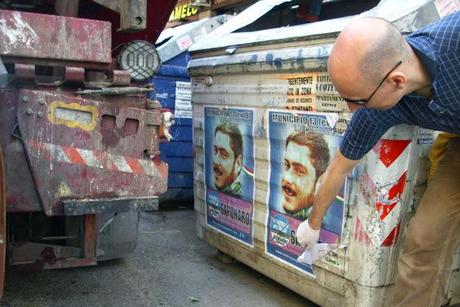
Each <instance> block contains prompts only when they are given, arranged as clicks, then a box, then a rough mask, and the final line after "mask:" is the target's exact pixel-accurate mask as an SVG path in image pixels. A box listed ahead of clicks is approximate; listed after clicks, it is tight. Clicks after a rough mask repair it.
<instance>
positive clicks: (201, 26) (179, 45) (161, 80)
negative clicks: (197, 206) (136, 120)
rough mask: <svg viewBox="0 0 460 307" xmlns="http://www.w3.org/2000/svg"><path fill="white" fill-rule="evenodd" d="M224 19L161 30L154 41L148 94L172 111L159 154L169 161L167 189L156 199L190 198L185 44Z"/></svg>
mask: <svg viewBox="0 0 460 307" xmlns="http://www.w3.org/2000/svg"><path fill="white" fill-rule="evenodd" d="M226 21H227V16H218V17H214V18H207V19H202V20H199V21H196V22H193V23H190V24H185V25H183V26H179V27H177V28H169V29H166V30H165V31H163V32H162V34H161V35H160V37H159V39H158V41H157V46H158V47H157V51H158V56H159V58H160V61H161V63H162V64H161V65H160V67H159V69H158V71H157V72H156V73H155V76H154V77H153V78H152V79H151V80H150V83H151V84H153V89H154V90H153V92H151V93H150V94H149V96H150V98H152V99H155V100H157V101H159V102H160V104H161V106H162V108H165V109H168V110H170V111H171V112H172V113H173V114H174V125H173V126H172V127H171V131H170V134H171V136H172V139H171V140H169V142H164V143H161V144H160V157H161V159H162V160H163V161H166V162H167V163H168V165H169V173H168V175H169V176H168V190H167V191H166V193H164V194H162V195H161V197H160V202H162V203H166V202H171V201H174V202H190V201H193V157H192V153H193V150H192V105H191V89H190V77H189V75H188V72H187V65H188V62H189V60H190V58H191V57H190V54H189V53H188V48H189V47H190V46H191V45H192V44H193V43H195V42H197V41H199V40H200V39H202V38H203V37H204V36H205V35H206V34H208V33H210V32H212V31H213V30H215V29H217V28H218V27H219V26H220V25H222V24H223V23H225V22H226Z"/></svg>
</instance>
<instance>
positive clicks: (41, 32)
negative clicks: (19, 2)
mask: <svg viewBox="0 0 460 307" xmlns="http://www.w3.org/2000/svg"><path fill="white" fill-rule="evenodd" d="M50 29H52V30H51V31H50ZM0 41H1V42H2V44H0V55H4V56H14V57H24V58H38V59H53V60H65V61H84V62H99V63H110V62H111V42H112V40H111V25H110V23H108V22H103V21H96V20H87V19H79V18H73V17H62V16H53V15H44V14H35V13H27V12H17V11H6V10H0Z"/></svg>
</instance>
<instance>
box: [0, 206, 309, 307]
mask: <svg viewBox="0 0 460 307" xmlns="http://www.w3.org/2000/svg"><path fill="white" fill-rule="evenodd" d="M217 255H218V253H217V251H216V250H215V249H214V248H213V247H211V246H210V245H209V244H207V243H206V242H203V241H200V240H199V239H198V238H197V237H196V235H195V213H194V211H193V210H189V209H187V210H185V209H183V210H166V211H165V210H162V211H160V212H155V213H142V215H141V222H140V228H139V242H138V247H137V249H136V251H135V252H134V253H133V254H131V255H130V256H128V257H127V258H125V259H120V260H114V261H109V262H105V263H102V264H100V265H99V266H97V267H87V268H77V269H68V270H57V271H42V272H34V273H30V272H20V273H18V272H8V273H7V275H6V286H5V295H4V298H3V299H2V302H1V305H2V306H66V307H67V306H219V307H220V306H251V307H252V306H257V307H261V306H315V305H314V304H313V303H310V302H308V301H307V300H305V299H304V298H303V297H301V296H299V295H297V294H295V293H294V292H292V291H290V290H289V289H287V288H285V287H283V286H282V285H280V284H277V283H276V282H274V281H272V280H270V279H268V278H266V277H265V276H263V275H261V274H259V273H257V272H256V271H254V270H252V269H251V268H249V267H247V266H245V265H243V264H241V263H223V262H222V261H220V260H219V259H218V258H217Z"/></svg>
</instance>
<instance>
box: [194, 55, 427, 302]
mask: <svg viewBox="0 0 460 307" xmlns="http://www.w3.org/2000/svg"><path fill="white" fill-rule="evenodd" d="M328 51H329V49H328V48H324V47H308V48H298V49H297V50H291V49H287V50H286V49H284V50H275V51H272V52H269V51H260V52H258V51H255V52H254V53H247V54H239V55H238V56H239V58H240V59H251V58H253V59H256V58H257V59H259V58H263V59H266V58H267V57H270V56H272V57H273V60H271V61H266V60H261V61H254V63H250V62H247V61H243V62H242V63H240V64H236V63H235V64H230V65H222V66H219V67H214V68H210V67H207V66H206V65H203V66H201V68H197V69H196V70H195V69H193V68H192V70H191V73H192V92H193V114H194V122H193V133H194V136H193V141H194V157H195V161H194V170H195V173H194V188H195V209H196V210H197V212H198V217H197V233H198V235H199V236H200V237H202V238H204V239H205V240H207V241H209V242H211V244H213V245H214V246H216V247H217V248H218V249H220V250H222V251H224V252H225V253H228V254H229V255H231V256H233V257H235V258H237V259H238V260H240V261H242V262H244V263H245V264H247V265H249V266H251V267H253V268H255V269H256V270H258V271H260V272H262V273H264V274H266V275H268V276H270V277H271V278H273V279H274V280H277V281H278V282H280V283H282V284H283V285H285V286H287V287H289V288H291V289H292V290H294V291H296V292H298V293H300V294H301V295H303V296H305V297H307V298H309V299H310V300H312V301H314V302H316V303H318V304H321V305H325V306H332V305H337V304H340V305H347V306H385V305H387V304H388V301H386V300H387V298H388V291H389V289H390V287H391V285H392V282H393V280H394V276H395V269H396V268H395V267H396V259H397V257H398V254H399V249H400V244H401V242H400V241H401V237H402V235H401V233H402V232H404V227H405V226H404V225H406V223H407V219H408V216H409V213H410V212H411V211H412V210H413V208H414V206H415V204H416V203H417V201H418V199H419V196H420V191H419V190H420V188H419V186H421V185H423V182H424V175H425V174H424V172H422V171H418V169H425V168H426V167H425V163H426V159H424V158H423V155H424V154H426V146H429V145H424V143H429V142H430V141H431V140H432V136H430V134H429V133H428V134H427V135H424V134H422V133H421V132H420V131H419V130H417V129H416V128H415V127H409V126H401V127H395V128H393V129H391V130H390V131H388V132H387V133H386V134H385V136H384V137H383V138H382V140H381V141H380V142H379V143H378V144H377V145H376V146H375V147H374V149H373V150H372V151H371V152H370V153H369V154H368V155H367V156H366V157H365V159H363V161H362V162H361V163H360V164H359V166H358V167H357V168H356V169H355V171H354V172H353V173H352V174H351V175H350V176H349V177H348V178H347V183H346V185H345V187H344V190H343V196H342V197H343V200H342V202H343V212H342V214H343V215H342V216H341V217H339V220H338V221H339V223H340V225H341V230H339V231H338V235H339V237H338V239H337V238H336V240H338V241H334V242H336V243H341V244H344V245H346V248H344V249H339V250H336V251H334V252H332V253H330V254H328V255H327V256H326V257H324V258H323V259H322V260H320V261H319V262H318V263H316V264H315V266H314V267H313V268H312V270H310V269H311V268H310V269H308V268H307V269H305V268H303V267H302V266H300V265H298V264H296V262H295V260H290V259H295V258H293V257H294V256H298V255H300V253H301V250H299V249H297V250H295V248H294V247H295V229H296V227H297V226H296V223H297V225H298V222H295V221H292V219H288V221H289V225H290V226H291V229H292V230H293V231H294V233H293V235H294V236H293V237H290V238H289V239H286V241H284V243H283V244H286V246H289V244H291V245H292V246H294V247H293V249H294V251H290V254H289V253H287V252H286V253H285V254H286V255H287V256H286V257H281V256H277V254H275V253H273V252H270V251H269V248H270V244H271V245H273V243H270V242H271V240H272V239H273V231H272V228H270V227H271V226H270V225H272V223H273V222H272V218H273V217H274V215H273V214H272V213H271V211H270V210H269V208H271V207H272V206H273V203H274V199H271V198H270V197H271V196H270V193H272V191H273V189H274V188H281V186H280V185H279V184H278V185H276V184H274V183H273V180H272V179H271V176H272V175H271V171H273V165H275V164H276V163H278V164H281V163H280V162H276V163H275V162H274V158H273V157H274V156H273V153H271V150H273V148H275V147H274V146H273V144H272V143H273V142H274V139H273V137H272V136H271V135H270V133H271V132H270V131H271V130H270V129H272V126H273V122H274V121H273V115H272V113H270V112H271V111H273V110H274V111H276V112H278V113H279V114H280V115H286V116H288V117H287V118H288V119H287V121H288V122H291V123H292V122H294V121H300V120H301V118H308V119H311V118H313V117H314V116H320V115H321V114H323V115H321V116H323V117H324V118H325V121H329V120H331V121H332V123H333V124H332V127H333V128H334V129H333V130H334V133H336V134H337V136H340V135H341V134H342V133H343V132H344V130H345V128H346V125H347V122H348V120H349V119H350V114H347V113H345V112H343V110H345V109H346V106H345V103H344V102H343V100H342V99H341V98H340V97H339V96H338V95H337V93H336V92H335V90H334V89H333V87H332V88H331V86H332V84H331V83H330V80H329V79H328V78H327V73H326V70H325V62H326V58H327V54H328ZM292 54H302V57H301V58H299V57H297V58H296V57H294V58H292V57H291V56H290V55H292ZM318 55H321V57H319V58H318V57H317V56H318ZM212 60H213V59H211V60H210V61H212ZM219 60H221V61H222V62H225V61H226V60H228V61H233V60H234V56H229V59H224V57H219ZM199 61H201V64H203V63H205V60H204V59H203V60H201V59H200V60H199ZM192 65H193V63H192ZM252 69H254V72H255V71H256V70H259V72H258V73H248V71H251V72H252V71H253V70H252ZM238 70H239V71H238ZM211 71H212V74H211ZM229 72H230V73H229ZM210 80H211V82H210ZM210 108H212V109H214V108H215V109H217V110H221V111H222V112H235V110H241V109H244V108H249V109H251V110H254V130H253V140H254V149H255V154H254V157H255V165H256V168H255V173H254V178H255V187H254V208H255V210H254V216H253V221H252V223H253V245H252V246H248V245H245V244H241V242H238V240H235V239H238V238H236V237H235V236H233V237H232V235H229V234H228V233H225V232H222V231H216V230H215V228H214V227H210V225H209V203H210V200H209V197H208V194H207V189H209V184H208V183H207V179H206V176H207V173H208V172H210V171H211V170H209V168H210V166H209V165H210V163H209V157H208V156H207V151H206V144H207V139H208V137H209V136H207V135H206V126H207V125H208V124H209V123H208V121H209V118H208V116H207V112H208V111H209V109H210ZM312 111H314V112H316V113H312ZM324 112H326V113H324ZM331 112H332V113H331ZM277 118H281V117H277ZM329 124H331V122H329ZM306 125H307V126H308V124H306ZM310 126H312V125H310ZM293 129H294V128H293ZM320 131H323V132H324V130H320ZM323 132H321V133H323ZM331 152H332V151H331ZM221 202H222V203H223V201H221ZM221 212H222V211H221ZM221 214H222V213H221ZM284 216H287V214H284ZM296 219H297V220H299V221H300V218H298V217H296ZM323 224H324V223H323ZM291 234H292V232H291ZM326 234H327V231H324V234H323V237H324V238H326ZM277 238H278V242H282V239H279V236H277ZM286 238H287V237H286ZM288 240H293V241H292V242H291V243H286V242H287V241H288ZM280 250H281V251H283V249H278V252H279V251H280ZM285 250H288V248H287V247H286V248H285ZM289 257H291V258H289ZM313 274H314V276H313ZM287 276H289V277H287Z"/></svg>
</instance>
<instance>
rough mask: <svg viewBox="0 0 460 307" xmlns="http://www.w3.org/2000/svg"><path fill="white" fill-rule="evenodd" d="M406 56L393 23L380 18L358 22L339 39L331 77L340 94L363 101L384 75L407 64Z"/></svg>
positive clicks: (330, 60) (404, 46) (342, 33)
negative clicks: (363, 94)
mask: <svg viewBox="0 0 460 307" xmlns="http://www.w3.org/2000/svg"><path fill="white" fill-rule="evenodd" d="M405 53H406V43H405V41H404V38H403V37H402V35H401V33H400V32H399V30H398V29H397V28H396V27H394V26H393V25H392V24H391V23H389V22H388V21H386V20H384V19H381V18H369V17H363V18H358V19H355V20H354V21H352V22H351V23H350V24H348V25H347V26H346V27H345V28H344V29H343V31H342V32H341V33H340V35H339V37H338V38H337V41H336V43H335V45H334V48H333V49H332V52H331V55H330V57H329V62H328V69H329V74H330V77H331V79H332V80H333V81H334V85H335V86H336V87H337V89H338V91H339V92H342V91H343V92H344V93H347V95H349V97H353V96H358V97H359V98H363V99H364V98H366V97H364V96H362V93H363V92H365V93H368V92H369V90H370V89H372V88H375V87H376V86H377V85H378V84H379V82H380V81H381V80H382V78H383V77H384V76H385V73H387V72H388V71H389V70H390V69H391V68H392V67H393V66H394V65H395V64H396V63H397V62H398V61H400V60H403V61H404V58H405ZM358 83H359V85H358ZM351 86H352V87H353V88H354V89H353V90H355V91H356V93H353V90H350V87H351ZM360 95H361V96H360Z"/></svg>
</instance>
